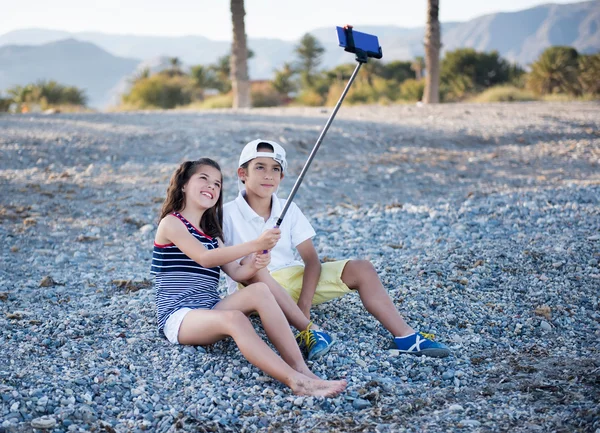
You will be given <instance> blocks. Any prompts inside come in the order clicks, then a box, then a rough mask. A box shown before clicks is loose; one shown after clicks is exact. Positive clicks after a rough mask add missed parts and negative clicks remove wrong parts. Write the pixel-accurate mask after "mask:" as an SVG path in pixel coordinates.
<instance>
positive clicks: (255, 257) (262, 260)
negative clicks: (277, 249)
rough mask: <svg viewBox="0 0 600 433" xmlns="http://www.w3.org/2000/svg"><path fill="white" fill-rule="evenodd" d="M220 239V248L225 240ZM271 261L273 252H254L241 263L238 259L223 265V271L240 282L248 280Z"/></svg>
mask: <svg viewBox="0 0 600 433" xmlns="http://www.w3.org/2000/svg"><path fill="white" fill-rule="evenodd" d="M217 240H218V241H219V248H221V247H222V246H223V242H221V239H217ZM270 261H271V253H270V252H267V253H266V254H263V253H262V251H261V252H260V253H253V254H251V255H250V256H248V257H247V258H245V259H244V260H243V261H242V263H243V264H240V263H238V262H236V261H233V262H231V263H227V264H225V265H223V266H221V269H222V270H223V272H225V273H226V274H227V275H229V276H230V277H231V279H232V280H234V281H237V282H238V283H239V282H244V281H248V280H249V279H250V278H252V277H253V276H254V275H255V274H256V273H257V272H258V271H259V270H261V269H262V268H265V267H267V265H268V264H269V263H270Z"/></svg>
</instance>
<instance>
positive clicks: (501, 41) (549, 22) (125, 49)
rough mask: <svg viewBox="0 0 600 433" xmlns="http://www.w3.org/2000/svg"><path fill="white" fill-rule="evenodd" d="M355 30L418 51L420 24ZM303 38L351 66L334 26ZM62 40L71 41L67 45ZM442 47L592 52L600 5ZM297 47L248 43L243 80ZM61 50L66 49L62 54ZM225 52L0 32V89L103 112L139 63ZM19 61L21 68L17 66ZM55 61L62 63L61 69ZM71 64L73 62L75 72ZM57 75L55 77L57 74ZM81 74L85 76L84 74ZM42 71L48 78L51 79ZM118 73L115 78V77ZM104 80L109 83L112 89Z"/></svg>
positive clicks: (533, 54) (529, 57) (484, 30)
mask: <svg viewBox="0 0 600 433" xmlns="http://www.w3.org/2000/svg"><path fill="white" fill-rule="evenodd" d="M442 7H443V5H442ZM355 27H356V29H357V30H360V31H363V32H366V33H373V34H376V35H378V37H379V41H380V44H381V46H382V47H383V59H384V61H387V62H389V61H392V60H411V59H413V58H414V57H415V56H422V55H423V54H424V52H423V38H424V28H423V27H415V28H402V27H395V26H360V25H356V26H355ZM309 33H311V34H313V35H314V36H315V37H317V38H318V39H319V40H320V41H321V43H322V44H323V46H324V47H325V53H324V55H323V57H322V60H323V61H322V64H321V66H322V67H323V68H327V69H328V68H332V67H334V66H336V65H339V64H341V63H349V62H353V58H352V56H351V55H349V54H348V53H345V52H344V51H343V50H341V49H340V48H339V47H338V42H337V34H336V31H335V28H334V26H333V25H332V27H330V28H317V29H314V30H312V31H310V32H309ZM66 38H71V39H70V40H69V42H66V41H64V40H65V39H66ZM73 39H76V40H77V41H75V40H73ZM78 41H79V42H78ZM442 43H443V47H442V49H443V52H444V51H449V50H454V49H457V48H463V47H472V48H475V49H476V50H478V51H491V50H497V51H498V52H499V53H500V55H502V56H503V57H505V58H507V59H508V60H510V61H513V62H517V63H520V64H521V65H522V66H525V67H526V66H527V65H528V64H530V63H531V62H533V61H534V60H535V59H536V58H537V57H538V56H539V54H540V53H541V52H542V51H543V50H544V49H545V48H547V47H549V46H552V45H569V46H573V47H575V48H576V49H577V50H578V51H579V52H581V53H593V52H598V51H600V0H593V1H586V2H581V3H571V4H560V5H557V4H546V5H541V6H537V7H534V8H531V9H526V10H522V11H517V12H500V13H494V14H489V15H485V16H481V17H478V18H474V19H472V20H470V21H467V22H447V23H442ZM78 44H80V45H78ZM14 45H20V46H14ZM23 45H34V46H29V47H26V46H23ZM296 45H297V43H296V42H289V41H283V40H279V39H254V38H249V40H248V46H249V48H250V49H251V50H252V51H254V53H255V56H254V57H253V58H252V59H250V61H249V70H250V77H251V78H252V79H266V78H272V77H273V72H274V69H276V68H280V67H281V66H282V65H283V63H284V62H292V61H293V60H294V48H295V46H296ZM67 46H69V47H71V48H69V49H67ZM75 46H77V49H75ZM57 47H63V48H64V50H62V51H61V52H62V57H61V61H60V62H59V61H58V59H57V58H56V57H55V55H56V53H55V51H56V50H57V49H58V48H57ZM85 47H87V48H85ZM70 50H71V51H70ZM86 50H87V51H86ZM229 50H230V42H226V41H214V40H211V39H209V38H206V37H204V36H181V37H162V36H136V35H113V34H104V33H95V32H81V33H68V32H63V31H57V30H44V29H24V30H17V31H12V32H9V33H6V34H4V35H0V90H1V89H5V88H6V87H8V86H10V85H13V84H26V82H27V81H26V80H30V81H31V80H37V79H42V78H43V79H50V78H54V79H57V80H59V81H61V82H63V83H64V84H69V85H79V86H81V87H84V88H86V89H88V95H89V96H90V102H92V105H93V106H98V107H102V106H104V105H106V104H107V103H110V102H114V101H115V99H116V92H118V91H122V90H123V89H124V88H126V83H127V79H128V77H130V75H131V73H132V71H133V70H134V69H135V67H136V65H137V64H138V63H139V62H141V61H145V62H150V64H158V63H161V62H164V57H178V58H179V59H180V60H181V62H182V63H183V64H184V65H185V66H191V65H195V64H205V65H206V64H211V63H214V62H215V61H216V60H217V59H218V58H219V57H221V56H223V55H226V54H228V52H229ZM443 52H442V55H443ZM25 53H27V54H25ZM85 59H88V60H89V61H91V63H87V61H86V60H85ZM135 59H139V60H135ZM161 59H163V60H161ZM25 61H26V64H22V62H25ZM61 62H64V67H63V66H61V64H60V63H61ZM105 62H106V64H105ZM92 64H93V65H94V66H91V65H92ZM72 65H76V66H75V70H77V71H78V72H75V70H74V69H73V68H74V66H72ZM117 65H119V66H117ZM61 68H62V69H61ZM86 68H87V69H86ZM59 70H60V71H62V72H60V73H59ZM83 71H88V72H86V74H84V73H83ZM99 71H105V72H102V73H99ZM49 72H51V73H52V74H53V75H52V76H50V75H49ZM118 73H121V75H120V76H119V77H117V75H118ZM87 74H89V75H87ZM100 81H102V83H100ZM108 82H112V83H113V87H110V86H109V84H108ZM78 83H79V84H78ZM107 88H109V91H110V89H113V90H112V94H110V95H107V94H102V93H101V92H100V90H99V89H107Z"/></svg>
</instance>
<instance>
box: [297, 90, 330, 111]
mask: <svg viewBox="0 0 600 433" xmlns="http://www.w3.org/2000/svg"><path fill="white" fill-rule="evenodd" d="M295 102H297V103H298V104H300V105H308V106H309V107H320V106H322V105H323V104H324V103H325V98H324V97H323V96H321V95H320V94H319V92H317V91H316V90H313V89H307V90H304V91H302V93H300V94H299V95H298V97H297V98H296V101H295Z"/></svg>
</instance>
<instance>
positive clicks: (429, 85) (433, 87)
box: [423, 0, 442, 104]
mask: <svg viewBox="0 0 600 433" xmlns="http://www.w3.org/2000/svg"><path fill="white" fill-rule="evenodd" d="M439 13H440V0H428V1H427V28H426V30H425V68H426V71H427V77H426V79H425V93H424V94H423V102H424V103H426V104H437V103H438V102H440V49H441V48H442V43H441V40H440V19H439Z"/></svg>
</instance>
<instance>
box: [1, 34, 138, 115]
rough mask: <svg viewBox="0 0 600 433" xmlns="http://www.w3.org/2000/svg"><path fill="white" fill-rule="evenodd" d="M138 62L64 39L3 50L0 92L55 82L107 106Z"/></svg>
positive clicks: (93, 103)
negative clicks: (16, 86) (29, 84)
mask: <svg viewBox="0 0 600 433" xmlns="http://www.w3.org/2000/svg"><path fill="white" fill-rule="evenodd" d="M138 63H139V60H135V59H126V58H122V57H117V56H113V55H112V54H109V53H107V52H106V51H104V50H103V49H101V48H99V47H97V46H96V45H94V44H91V43H89V42H81V41H78V40H75V39H65V40H62V41H58V42H50V43H47V44H44V45H38V46H32V45H27V46H21V45H9V46H5V47H0V89H2V90H5V89H7V88H10V87H12V86H15V85H24V84H28V83H32V82H35V81H38V80H56V81H58V82H59V83H61V84H65V85H69V86H77V87H79V88H81V89H83V90H85V93H86V96H87V97H88V101H89V105H90V106H92V107H104V106H106V105H107V104H108V102H109V100H110V98H111V93H112V89H113V88H114V87H115V86H116V85H117V84H118V83H119V81H120V80H121V79H122V78H123V77H124V76H127V75H129V74H131V73H132V71H134V70H135V67H136V66H137V65H138Z"/></svg>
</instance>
